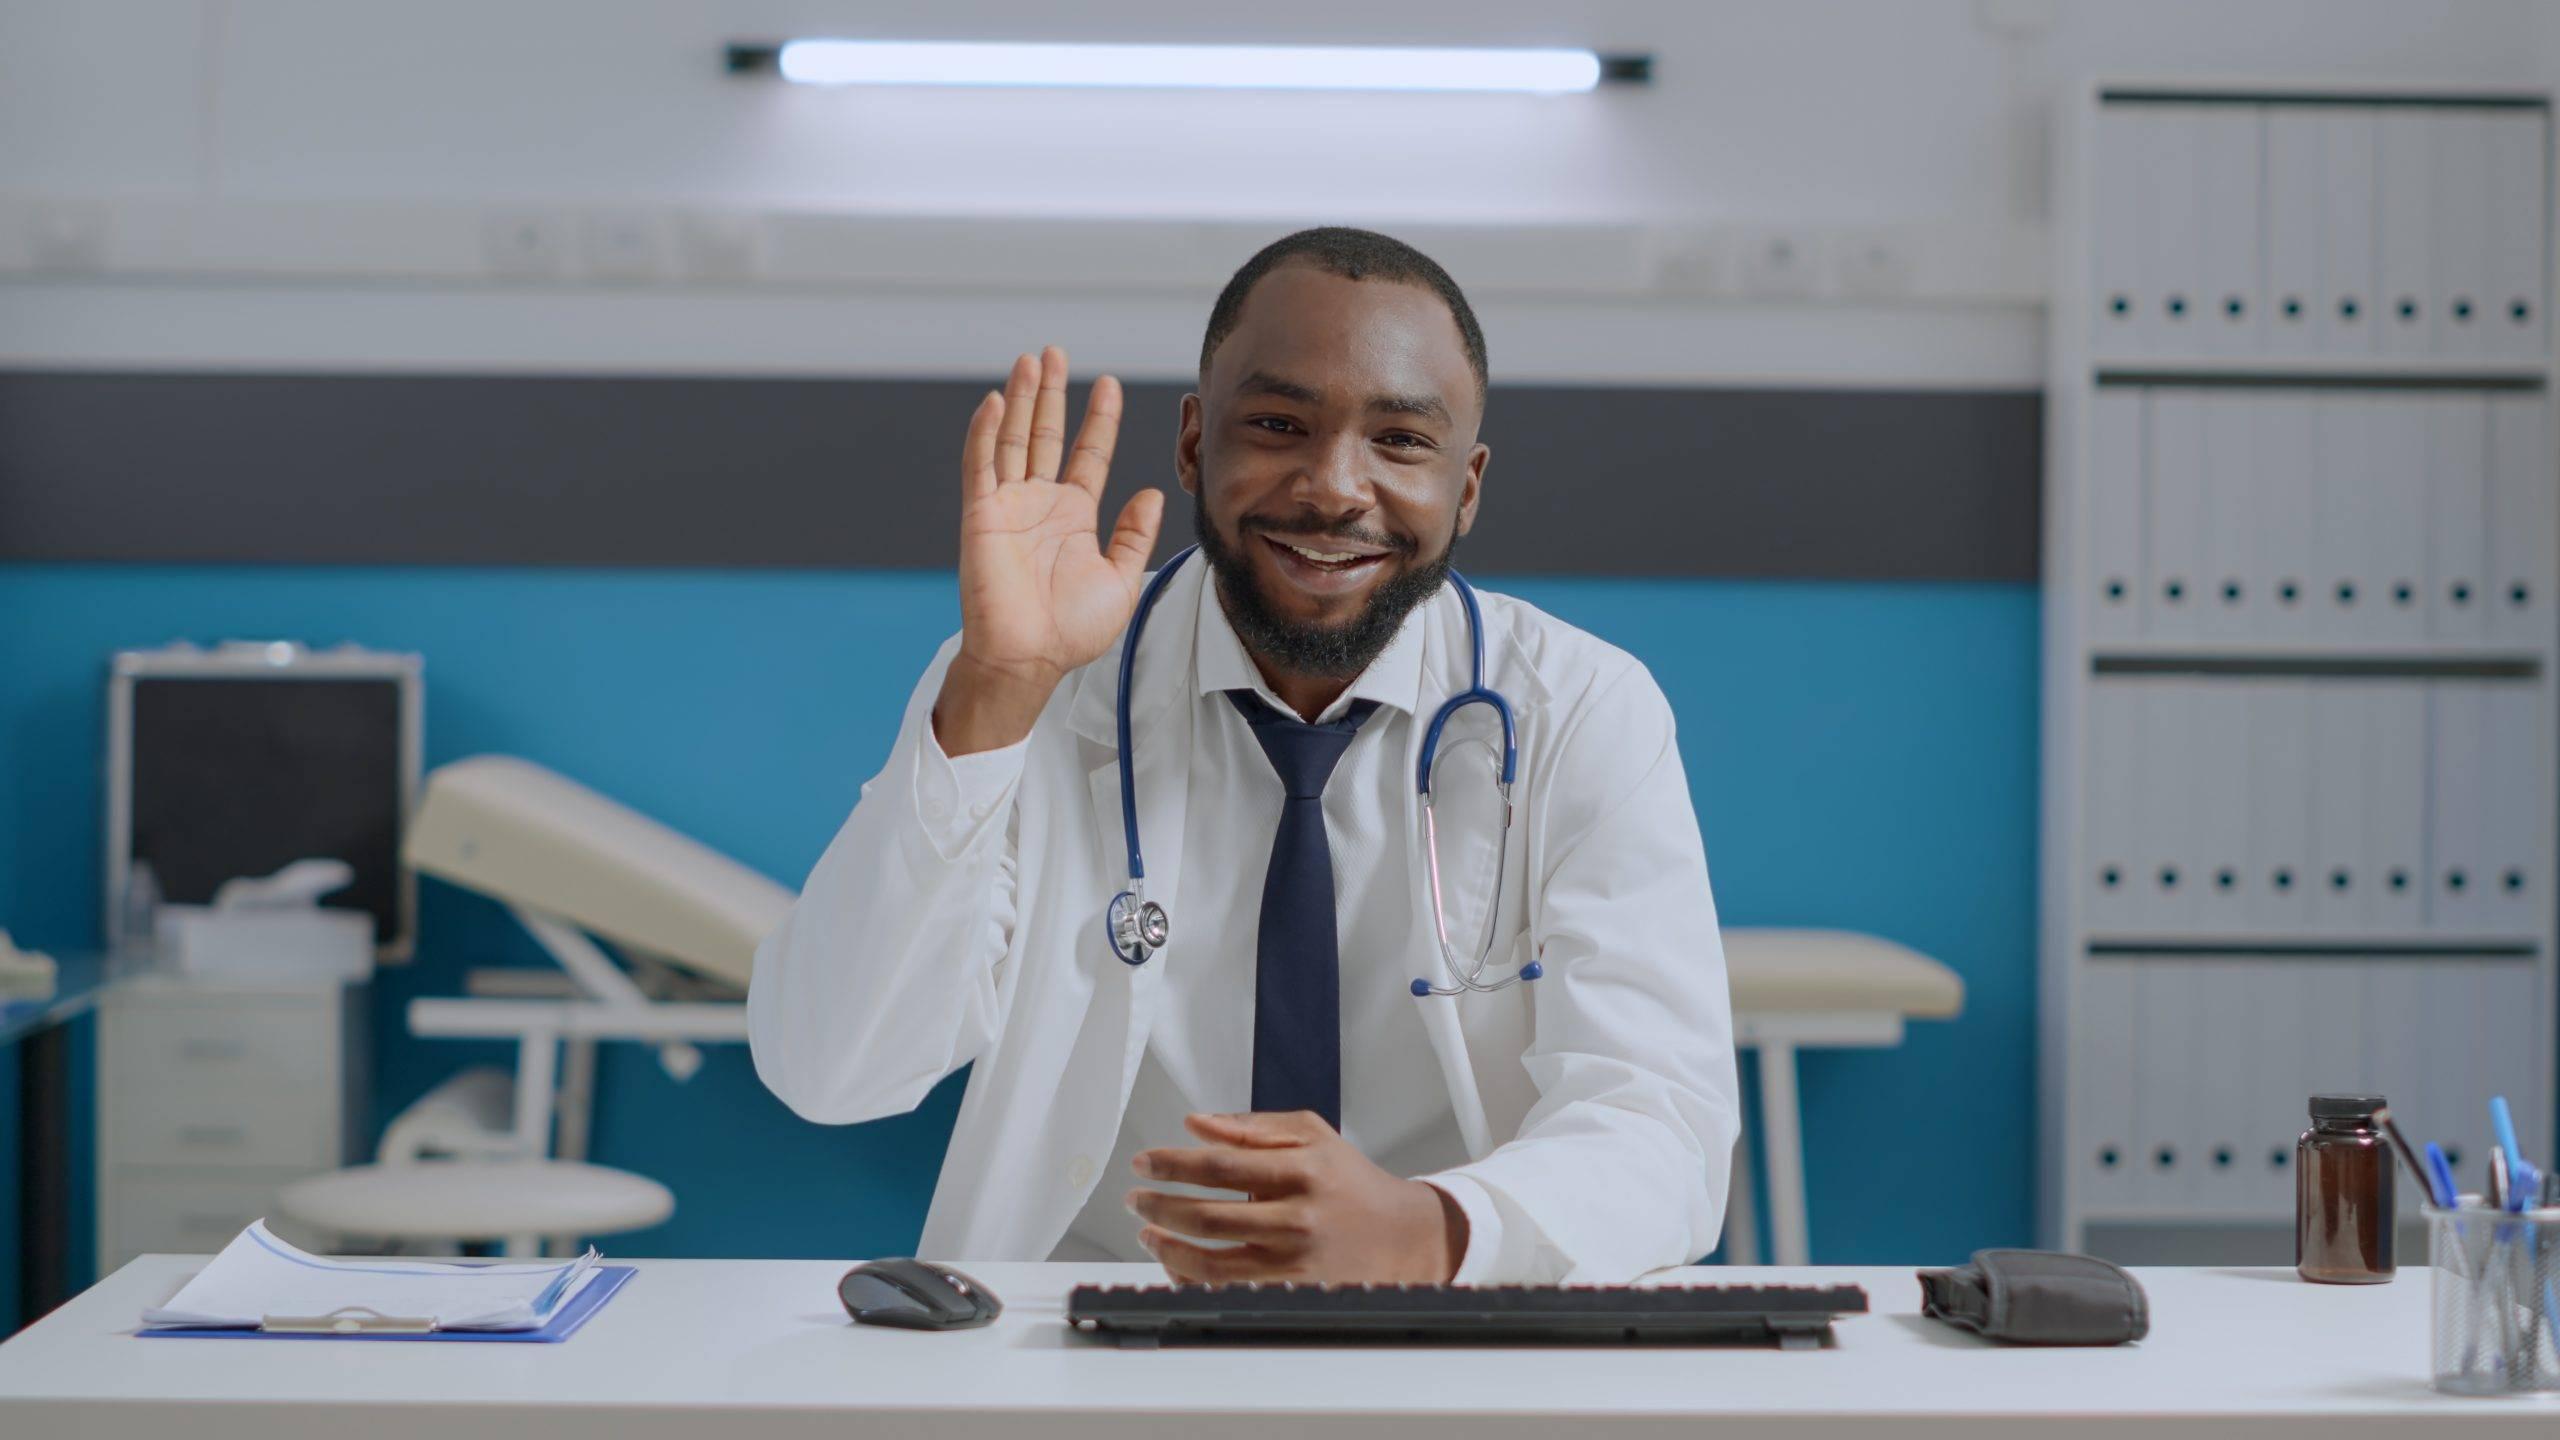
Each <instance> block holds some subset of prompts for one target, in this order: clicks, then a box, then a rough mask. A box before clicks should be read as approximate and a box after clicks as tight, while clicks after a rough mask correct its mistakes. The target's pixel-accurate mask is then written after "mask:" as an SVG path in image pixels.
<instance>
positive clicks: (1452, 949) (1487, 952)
mask: <svg viewBox="0 0 2560 1440" xmlns="http://www.w3.org/2000/svg"><path fill="white" fill-rule="evenodd" d="M1198 548H1200V547H1198V546H1196V545H1195V546H1192V547H1190V548H1188V549H1185V550H1183V551H1182V552H1181V553H1180V554H1178V555H1175V556H1174V557H1173V558H1172V559H1170V560H1167V561H1166V562H1164V568H1163V569H1161V570H1158V571H1157V572H1156V573H1155V578H1154V579H1152V580H1149V581H1148V582H1147V588H1146V589H1145V590H1143V591H1141V592H1139V595H1138V609H1137V613H1136V614H1134V615H1133V616H1131V617H1130V620H1129V633H1128V635H1127V636H1126V638H1124V639H1123V640H1122V641H1121V643H1120V694H1119V714H1118V717H1117V721H1118V736H1119V744H1120V825H1121V829H1122V830H1123V831H1124V832H1125V833H1126V834H1127V836H1128V842H1129V888H1128V889H1126V890H1123V891H1121V892H1120V893H1119V894H1117V895H1114V896H1112V897H1111V904H1110V907H1109V908H1108V909H1107V910H1105V911H1104V912H1103V936H1104V938H1105V939H1106V940H1108V941H1109V942H1110V945H1111V953H1112V954H1114V955H1117V956H1119V957H1120V959H1121V961H1122V962H1123V963H1125V964H1128V965H1133V966H1134V965H1144V964H1146V963H1147V961H1148V959H1149V958H1150V957H1152V956H1153V955H1154V954H1155V952H1157V951H1158V950H1161V949H1163V948H1164V943H1165V940H1166V939H1167V938H1168V937H1169V936H1170V935H1172V933H1173V922H1172V921H1171V920H1170V919H1169V918H1167V917H1166V915H1165V913H1164V907H1163V906H1162V905H1159V904H1157V903H1156V902H1154V901H1153V900H1150V899H1148V898H1147V862H1146V858H1145V856H1144V854H1143V853H1142V852H1141V851H1140V850H1139V848H1138V778H1137V776H1138V767H1137V766H1135V765H1133V764H1131V763H1130V761H1129V757H1130V755H1131V753H1132V747H1131V744H1130V739H1129V682H1130V681H1131V680H1132V679H1134V678H1135V677H1136V675H1137V671H1138V637H1139V636H1140V635H1141V634H1143V633H1144V632H1145V630H1146V625H1147V615H1148V613H1149V612H1150V611H1152V610H1154V609H1155V608H1156V601H1157V600H1158V599H1159V598H1161V597H1162V596H1163V594H1164V587H1165V584H1166V582H1168V581H1170V580H1171V579H1172V578H1173V572H1174V571H1176V570H1179V569H1181V568H1182V562H1183V561H1185V560H1188V559H1190V558H1191V554H1192V551H1194V550H1197V549H1198ZM1449 583H1450V584H1451V585H1453V586H1455V587H1456V588H1457V591H1458V600H1459V602H1460V603H1461V604H1463V605H1465V606H1466V609H1467V636H1468V639H1469V640H1470V642H1471V643H1472V663H1471V665H1470V667H1469V669H1468V672H1467V675H1468V684H1467V688H1466V689H1464V690H1461V691H1459V692H1458V693H1457V694H1455V695H1452V696H1450V697H1449V699H1448V701H1447V702H1446V703H1444V704H1443V705H1441V707H1440V708H1439V710H1438V711H1436V712H1435V713H1433V715H1432V717H1431V725H1430V728H1428V729H1426V730H1424V731H1423V732H1422V756H1421V759H1420V760H1419V761H1418V762H1417V763H1416V764H1415V766H1414V791H1415V793H1416V794H1418V795H1419V796H1420V797H1421V799H1422V831H1423V845H1424V850H1425V852H1426V854H1427V857H1428V860H1429V865H1428V869H1429V873H1430V876H1431V921H1432V926H1433V928H1434V929H1435V930H1436V931H1437V932H1438V935H1439V938H1440V963H1441V966H1442V968H1443V969H1445V970H1446V971H1447V972H1448V976H1449V980H1450V982H1451V983H1449V984H1446V985H1434V984H1432V983H1431V982H1430V981H1428V980H1416V981H1414V982H1413V993H1414V995H1415V996H1416V997H1423V996H1430V995H1463V994H1469V993H1473V994H1479V995H1483V994H1490V993H1492V992H1494V991H1496V990H1500V989H1502V988H1503V987H1504V986H1507V985H1511V984H1514V983H1516V982H1518V981H1522V980H1535V979H1537V978H1538V977H1539V976H1541V975H1543V974H1545V973H1546V967H1545V966H1543V965H1540V964H1539V963H1538V962H1537V961H1535V960H1532V961H1530V962H1529V963H1528V964H1526V965H1523V966H1521V967H1520V968H1519V970H1517V971H1516V972H1514V973H1512V974H1509V975H1498V976H1494V977H1492V978H1490V979H1488V978H1487V977H1486V975H1485V966H1486V963H1487V962H1488V961H1489V960H1490V959H1491V958H1492V953H1493V937H1494V927H1495V926H1496V925H1497V924H1498V923H1499V922H1500V919H1501V915H1502V875H1503V870H1504V868H1505V864H1504V862H1506V861H1507V860H1508V859H1509V858H1510V855H1511V780H1512V776H1513V774H1514V773H1515V772H1516V771H1517V770H1518V769H1519V764H1520V748H1519V740H1518V735H1517V733H1516V731H1515V730H1514V729H1513V727H1512V722H1511V702H1510V701H1508V700H1505V699H1503V698H1502V692H1501V691H1499V690H1493V689H1489V688H1487V687H1486V685H1485V683H1484V616H1483V614H1482V613H1481V612H1480V611H1479V610H1478V609H1477V607H1476V591H1475V587H1474V586H1472V585H1469V584H1468V583H1467V581H1466V577H1464V576H1462V575H1460V574H1458V572H1456V571H1454V570H1452V571H1450V572H1449ZM1470 705H1485V706H1490V707H1491V708H1492V710H1493V713H1494V714H1495V715H1497V716H1499V717H1501V720H1502V751H1501V753H1500V754H1498V755H1497V754H1495V753H1494V749H1493V745H1492V742H1490V741H1487V740H1481V739H1469V740H1464V741H1461V742H1460V744H1462V745H1475V746H1478V747H1480V748H1482V749H1483V751H1484V752H1485V760H1486V764H1487V767H1488V768H1489V769H1490V771H1491V772H1492V774H1493V781H1494V789H1495V790H1496V791H1497V792H1499V793H1500V795H1501V796H1502V834H1501V838H1500V840H1499V842H1498V843H1497V844H1496V846H1495V847H1494V854H1493V904H1492V906H1491V908H1489V909H1487V910H1486V911H1485V921H1484V938H1483V939H1482V940H1481V941H1480V942H1478V945H1477V948H1476V954H1475V958H1474V959H1473V960H1462V959H1461V958H1460V957H1459V955H1458V950H1457V947H1456V946H1455V945H1452V944H1451V943H1450V941H1449V911H1448V907H1447V905H1446V904H1445V903H1444V902H1443V901H1442V899H1441V891H1440V825H1439V817H1438V814H1437V812H1436V810H1435V809H1434V807H1433V804H1432V794H1431V781H1432V771H1433V769H1434V768H1435V766H1436V764H1437V762H1438V760H1439V755H1440V732H1441V731H1442V730H1444V729H1446V728H1448V724H1449V719H1450V717H1451V716H1453V715H1456V714H1457V713H1458V712H1459V711H1461V710H1464V709H1465V708H1467V707H1468V706H1470Z"/></svg>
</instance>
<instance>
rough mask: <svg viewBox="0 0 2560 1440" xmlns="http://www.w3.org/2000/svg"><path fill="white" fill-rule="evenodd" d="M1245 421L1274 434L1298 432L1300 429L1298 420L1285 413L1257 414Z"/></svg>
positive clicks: (1257, 428) (1255, 427)
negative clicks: (1284, 414)
mask: <svg viewBox="0 0 2560 1440" xmlns="http://www.w3.org/2000/svg"><path fill="white" fill-rule="evenodd" d="M1244 423H1245V424H1247V425H1250V426H1252V427H1253V428H1254V429H1256V430H1263V431H1268V432H1269V433H1271V434H1274V435H1292V434H1295V433H1297V429H1298V425H1297V422H1296V421H1294V420H1291V419H1289V418H1288V417H1286V416H1283V415H1256V416H1253V417H1252V418H1250V419H1248V420H1246V421H1245V422H1244Z"/></svg>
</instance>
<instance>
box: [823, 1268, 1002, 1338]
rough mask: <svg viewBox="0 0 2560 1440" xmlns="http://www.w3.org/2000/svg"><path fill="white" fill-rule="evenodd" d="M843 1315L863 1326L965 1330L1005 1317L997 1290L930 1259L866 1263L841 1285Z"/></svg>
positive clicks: (838, 1294) (839, 1295) (849, 1272)
mask: <svg viewBox="0 0 2560 1440" xmlns="http://www.w3.org/2000/svg"><path fill="white" fill-rule="evenodd" d="M836 1298H837V1299H839V1300H842V1301H843V1302H844V1313H846V1314H847V1315H850V1316H852V1317H853V1318H854V1321H855V1323H857V1324H862V1325H896V1326H899V1327H902V1328H904V1329H908V1330H966V1329H968V1328H969V1327H971V1326H973V1325H984V1324H986V1323H987V1322H988V1321H990V1320H993V1319H994V1318H996V1317H997V1316H999V1315H1001V1314H1003V1313H1004V1302H1003V1301H1001V1300H999V1299H997V1298H996V1294H995V1292H994V1291H992V1290H990V1289H988V1288H987V1287H986V1286H984V1285H981V1284H979V1283H978V1282H977V1281H975V1280H972V1279H970V1278H969V1277H968V1276H966V1275H963V1274H961V1273H960V1272H959V1271H957V1270H954V1269H952V1268H951V1267H950V1266H948V1265H936V1264H934V1263H933V1262H932V1261H930V1260H903V1259H902V1260H866V1261H864V1262H862V1263H861V1264H859V1265H856V1266H854V1267H853V1268H852V1269H850V1270H847V1271H846V1272H844V1278H843V1279H842V1280H839V1281H837V1282H836Z"/></svg>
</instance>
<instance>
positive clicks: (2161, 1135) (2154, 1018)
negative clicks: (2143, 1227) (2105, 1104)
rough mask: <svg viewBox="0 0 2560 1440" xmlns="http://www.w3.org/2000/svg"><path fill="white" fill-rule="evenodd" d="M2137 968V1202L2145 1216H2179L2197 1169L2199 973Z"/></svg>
mask: <svg viewBox="0 0 2560 1440" xmlns="http://www.w3.org/2000/svg"><path fill="white" fill-rule="evenodd" d="M2135 963H2136V964H2137V965H2138V966H2139V967H2140V968H2139V969H2138V970H2137V971H2136V972H2135V977H2134V1013H2135V1019H2134V1046H2135V1049H2134V1054H2135V1056H2136V1060H2135V1064H2134V1087H2133V1088H2134V1097H2133V1118H2134V1125H2135V1128H2136V1132H2137V1134H2138V1135H2139V1137H2140V1139H2139V1141H2138V1145H2139V1149H2140V1153H2139V1154H2138V1155H2137V1156H2136V1157H2135V1160H2136V1164H2135V1166H2134V1174H2135V1180H2134V1185H2135V1193H2134V1202H2135V1204H2136V1205H2137V1206H2138V1207H2139V1208H2141V1209H2144V1210H2154V1211H2157V1210H2179V1209H2184V1208H2186V1207H2187V1205H2188V1204H2189V1203H2190V1191H2191V1187H2190V1186H2189V1184H2188V1176H2189V1175H2191V1174H2192V1173H2194V1169H2195V1164H2194V1154H2193V1151H2192V1149H2191V1147H2190V1146H2189V1145H2188V1143H2187V1140H2188V1135H2187V1123H2188V1121H2189V1119H2190V1118H2191V1116H2192V1113H2193V1098H2192V1097H2193V1094H2194V1091H2193V1088H2192V1087H2193V1085H2194V1081H2195V1073H2196V1067H2195V1064H2194V1061H2195V1005H2194V1001H2193V999H2192V998H2191V997H2192V995H2193V993H2194V986H2193V985H2192V983H2191V982H2190V979H2189V975H2190V972H2191V971H2192V970H2193V968H2194V965H2193V962H2191V961H2185V960H2178V959H2172V958H2170V957H2168V956H2162V955H2153V956H2146V957H2143V958H2142V959H2140V960H2138V961H2136V962H2135Z"/></svg>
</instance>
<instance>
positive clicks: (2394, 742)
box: [2358, 680, 2427, 1094]
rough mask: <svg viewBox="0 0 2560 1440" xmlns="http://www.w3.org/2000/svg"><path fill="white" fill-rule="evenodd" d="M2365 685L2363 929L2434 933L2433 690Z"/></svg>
mask: <svg viewBox="0 0 2560 1440" xmlns="http://www.w3.org/2000/svg"><path fill="white" fill-rule="evenodd" d="M2358 688H2359V689H2360V690H2361V691H2362V692H2363V693H2362V695H2361V697H2360V702H2361V708H2362V711H2363V716H2362V719H2363V735H2362V742H2363V743H2362V751H2363V755H2364V763H2365V769H2366V778H2365V812H2364V822H2363V829H2364V872H2365V883H2364V886H2363V890H2364V914H2363V925H2364V928H2365V930H2366V931H2367V932H2368V933H2372V934H2378V935H2416V934H2418V933H2420V932H2421V931H2423V930H2424V929H2425V928H2426V905H2425V899H2426V863H2427V845H2426V835H2427V696H2426V691H2425V690H2424V689H2423V688H2421V687H2420V686H2419V685H2418V684H2416V683H2414V682H2410V681H2405V680H2402V681H2377V682H2370V683H2364V684H2360V685H2359V687H2358ZM2383 1093H2385V1094H2389V1093H2390V1092H2389V1091H2385V1092H2383Z"/></svg>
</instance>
